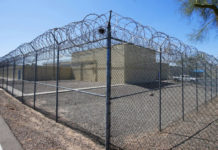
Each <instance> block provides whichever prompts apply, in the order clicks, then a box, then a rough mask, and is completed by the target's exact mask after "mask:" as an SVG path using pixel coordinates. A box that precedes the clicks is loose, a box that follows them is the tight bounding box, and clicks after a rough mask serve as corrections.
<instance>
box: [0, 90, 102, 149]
mask: <svg viewBox="0 0 218 150" xmlns="http://www.w3.org/2000/svg"><path fill="white" fill-rule="evenodd" d="M0 115H1V116H2V117H3V118H4V119H5V121H6V123H7V124H8V126H9V127H10V128H11V130H12V132H13V133H14V135H15V137H16V138H17V139H18V141H19V142H20V143H21V145H22V147H23V149H24V150H80V149H82V150H101V149H104V147H103V146H102V145H98V144H96V143H95V142H93V141H92V140H91V139H89V138H87V137H86V136H84V135H82V134H80V133H78V132H76V131H74V130H72V129H70V128H67V127H65V126H63V125H61V124H58V123H56V122H55V121H53V120H50V119H48V118H47V117H45V116H43V115H42V114H41V113H38V112H36V111H34V110H33V109H31V108H29V107H28V106H26V105H23V104H22V103H20V102H19V101H17V100H16V99H14V98H13V97H12V96H10V95H9V94H7V93H6V92H4V91H3V90H0Z"/></svg>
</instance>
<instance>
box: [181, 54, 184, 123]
mask: <svg viewBox="0 0 218 150" xmlns="http://www.w3.org/2000/svg"><path fill="white" fill-rule="evenodd" d="M181 59H182V120H183V121H184V120H185V107H184V58H183V53H182V58H181Z"/></svg>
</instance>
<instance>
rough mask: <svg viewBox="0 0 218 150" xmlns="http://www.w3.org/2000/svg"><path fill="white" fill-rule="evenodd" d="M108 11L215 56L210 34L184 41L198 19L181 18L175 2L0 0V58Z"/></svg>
mask: <svg viewBox="0 0 218 150" xmlns="http://www.w3.org/2000/svg"><path fill="white" fill-rule="evenodd" d="M109 10H113V11H115V12H117V13H119V14H121V15H122V16H126V17H131V18H133V19H135V20H136V21H138V22H140V23H142V24H143V25H149V26H152V27H154V28H155V29H156V30H158V31H162V32H165V33H167V34H169V35H171V36H174V37H177V38H178V39H180V40H182V41H183V42H184V43H186V44H190V45H193V46H195V47H197V48H198V49H199V50H202V51H205V52H207V53H209V54H213V55H215V56H218V40H217V38H216V39H215V34H214V33H213V32H212V33H211V34H210V38H208V39H206V40H205V42H201V43H193V42H191V41H189V40H188V37H187V35H188V34H189V33H191V32H192V30H193V29H194V28H197V27H199V24H198V22H197V20H198V18H197V17H196V18H195V19H192V20H191V19H187V18H185V17H184V16H182V15H181V13H180V12H179V3H178V1H177V0H0V56H3V55H5V54H7V53H8V52H9V51H11V50H14V49H15V48H17V47H18V46H19V45H20V44H22V43H25V42H29V41H31V40H32V39H34V38H35V37H36V36H38V35H39V34H42V33H43V32H45V31H46V30H48V29H50V28H54V27H60V26H64V25H66V24H68V23H70V22H72V21H79V20H81V19H82V18H83V17H84V16H85V15H87V14H89V13H98V14H102V13H105V12H107V11H109ZM214 32H215V31H214Z"/></svg>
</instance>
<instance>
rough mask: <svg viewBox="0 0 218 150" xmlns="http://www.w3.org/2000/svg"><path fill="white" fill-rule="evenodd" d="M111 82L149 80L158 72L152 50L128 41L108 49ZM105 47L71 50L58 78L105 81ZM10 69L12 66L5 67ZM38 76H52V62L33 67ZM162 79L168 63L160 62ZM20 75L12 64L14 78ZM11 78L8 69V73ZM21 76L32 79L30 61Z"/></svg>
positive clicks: (19, 70)
mask: <svg viewBox="0 0 218 150" xmlns="http://www.w3.org/2000/svg"><path fill="white" fill-rule="evenodd" d="M111 55H112V56H111V59H112V62H111V68H112V70H111V71H112V75H111V81H112V84H123V83H130V84H138V83H145V82H153V81H155V80H157V79H158V76H159V64H158V63H157V62H156V52H155V51H154V50H151V49H148V48H143V47H139V46H135V45H130V44H122V45H115V46H113V47H112V51H111ZM106 60H107V51H106V48H98V49H92V50H88V51H82V52H76V53H73V54H72V62H71V65H68V66H66V65H60V80H82V81H89V82H102V83H105V82H106V66H107V65H106ZM9 70H11V71H10V72H12V67H10V68H9ZM37 70H38V80H39V81H41V80H55V79H56V70H54V68H53V66H52V65H49V64H47V65H42V66H38V67H37ZM162 70H163V72H162V79H168V74H169V66H168V64H162ZM19 72H20V78H22V66H18V65H17V66H16V73H15V79H18V74H19ZM9 78H12V73H11V74H10V75H9ZM24 79H25V80H30V81H33V80H34V65H26V66H25V76H24Z"/></svg>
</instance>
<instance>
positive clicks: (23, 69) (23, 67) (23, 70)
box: [21, 56, 25, 103]
mask: <svg viewBox="0 0 218 150" xmlns="http://www.w3.org/2000/svg"><path fill="white" fill-rule="evenodd" d="M24 72H25V56H23V65H22V96H21V100H22V103H24V99H23V95H24V77H25V76H24V74H25V73H24Z"/></svg>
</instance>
